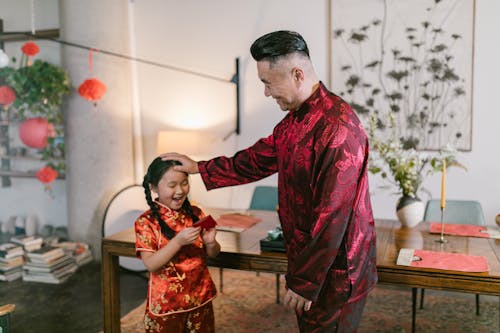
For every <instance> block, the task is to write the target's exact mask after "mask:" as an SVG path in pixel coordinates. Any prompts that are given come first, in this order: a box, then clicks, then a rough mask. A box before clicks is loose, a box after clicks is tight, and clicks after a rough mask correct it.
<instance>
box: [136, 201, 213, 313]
mask: <svg viewBox="0 0 500 333" xmlns="http://www.w3.org/2000/svg"><path fill="white" fill-rule="evenodd" d="M155 204H158V205H159V208H160V214H161V216H162V219H163V220H164V221H165V222H166V223H167V224H168V226H169V227H170V228H171V229H172V230H174V231H175V233H176V234H177V233H179V232H180V231H182V230H184V229H185V228H187V227H190V226H192V225H193V221H192V219H191V218H190V217H189V216H188V215H185V214H184V213H183V212H181V211H174V210H171V209H169V208H168V207H166V206H163V205H161V204H159V203H157V202H156V203H155ZM193 211H194V212H195V214H197V215H198V216H200V217H203V216H204V214H203V212H201V210H200V209H199V208H197V207H193ZM134 226H135V234H136V243H135V248H136V254H137V256H138V257H140V252H142V251H148V252H156V251H158V249H160V248H162V247H164V246H165V245H166V244H167V243H168V242H169V239H167V238H166V237H165V236H164V235H163V234H162V233H161V228H160V225H159V223H158V222H157V220H156V219H155V218H154V217H153V215H152V212H151V210H148V211H146V212H144V213H143V214H142V215H141V216H139V217H138V218H137V220H136V221H135V224H134ZM215 296H216V289H215V284H214V283H213V281H212V278H211V277H210V272H209V271H208V267H207V263H206V252H205V248H204V246H203V241H202V240H201V237H199V238H198V239H197V240H196V241H195V242H194V243H193V244H190V245H186V246H183V247H182V248H181V249H180V250H179V251H178V252H177V254H176V255H175V256H174V257H173V258H172V260H170V261H169V262H168V263H166V264H165V265H164V266H163V267H162V268H160V269H159V270H157V271H155V272H150V273H149V286H148V296H147V297H148V302H147V309H149V312H150V313H151V315H153V316H166V315H171V314H175V313H182V312H186V311H191V310H194V309H196V308H198V307H201V306H203V305H205V304H207V303H208V302H210V301H211V300H212V299H213V298H214V297H215Z"/></svg>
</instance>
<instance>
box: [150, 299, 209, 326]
mask: <svg viewBox="0 0 500 333" xmlns="http://www.w3.org/2000/svg"><path fill="white" fill-rule="evenodd" d="M144 332H145V333H176V332H189V333H214V332H215V316H214V310H213V305H212V302H210V303H207V304H205V305H203V306H201V307H199V308H196V309H194V310H192V311H188V312H182V313H175V314H172V315H170V316H163V317H158V316H155V315H152V314H151V312H150V311H149V310H148V309H147V308H146V315H145V317H144Z"/></svg>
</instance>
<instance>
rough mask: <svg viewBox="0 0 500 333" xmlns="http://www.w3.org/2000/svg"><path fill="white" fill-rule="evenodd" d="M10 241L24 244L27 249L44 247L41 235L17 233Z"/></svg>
mask: <svg viewBox="0 0 500 333" xmlns="http://www.w3.org/2000/svg"><path fill="white" fill-rule="evenodd" d="M10 241H11V242H12V243H16V244H19V245H22V246H23V248H24V250H25V251H33V250H36V249H39V248H41V247H42V243H43V238H42V237H39V236H26V235H15V236H12V237H11V238H10Z"/></svg>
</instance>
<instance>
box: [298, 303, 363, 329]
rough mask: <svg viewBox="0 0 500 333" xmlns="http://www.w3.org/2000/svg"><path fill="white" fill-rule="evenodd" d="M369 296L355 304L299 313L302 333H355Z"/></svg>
mask: <svg viewBox="0 0 500 333" xmlns="http://www.w3.org/2000/svg"><path fill="white" fill-rule="evenodd" d="M367 297H368V295H366V296H364V297H362V298H359V299H357V300H356V301H354V302H349V303H343V304H339V305H338V306H334V307H330V308H323V309H322V308H321V307H320V306H314V304H313V307H311V310H309V311H298V312H297V320H298V324H299V330H300V333H348V332H349V333H354V332H356V330H357V329H358V326H359V323H360V321H361V315H362V314H363V309H364V307H365V303H366V298H367Z"/></svg>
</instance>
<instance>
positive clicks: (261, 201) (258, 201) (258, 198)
mask: <svg viewBox="0 0 500 333" xmlns="http://www.w3.org/2000/svg"><path fill="white" fill-rule="evenodd" d="M250 209H256V210H272V211H275V210H277V209H278V188H277V187H276V186H256V187H255V189H254V191H253V195H252V200H251V201H250ZM276 304H280V274H276Z"/></svg>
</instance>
